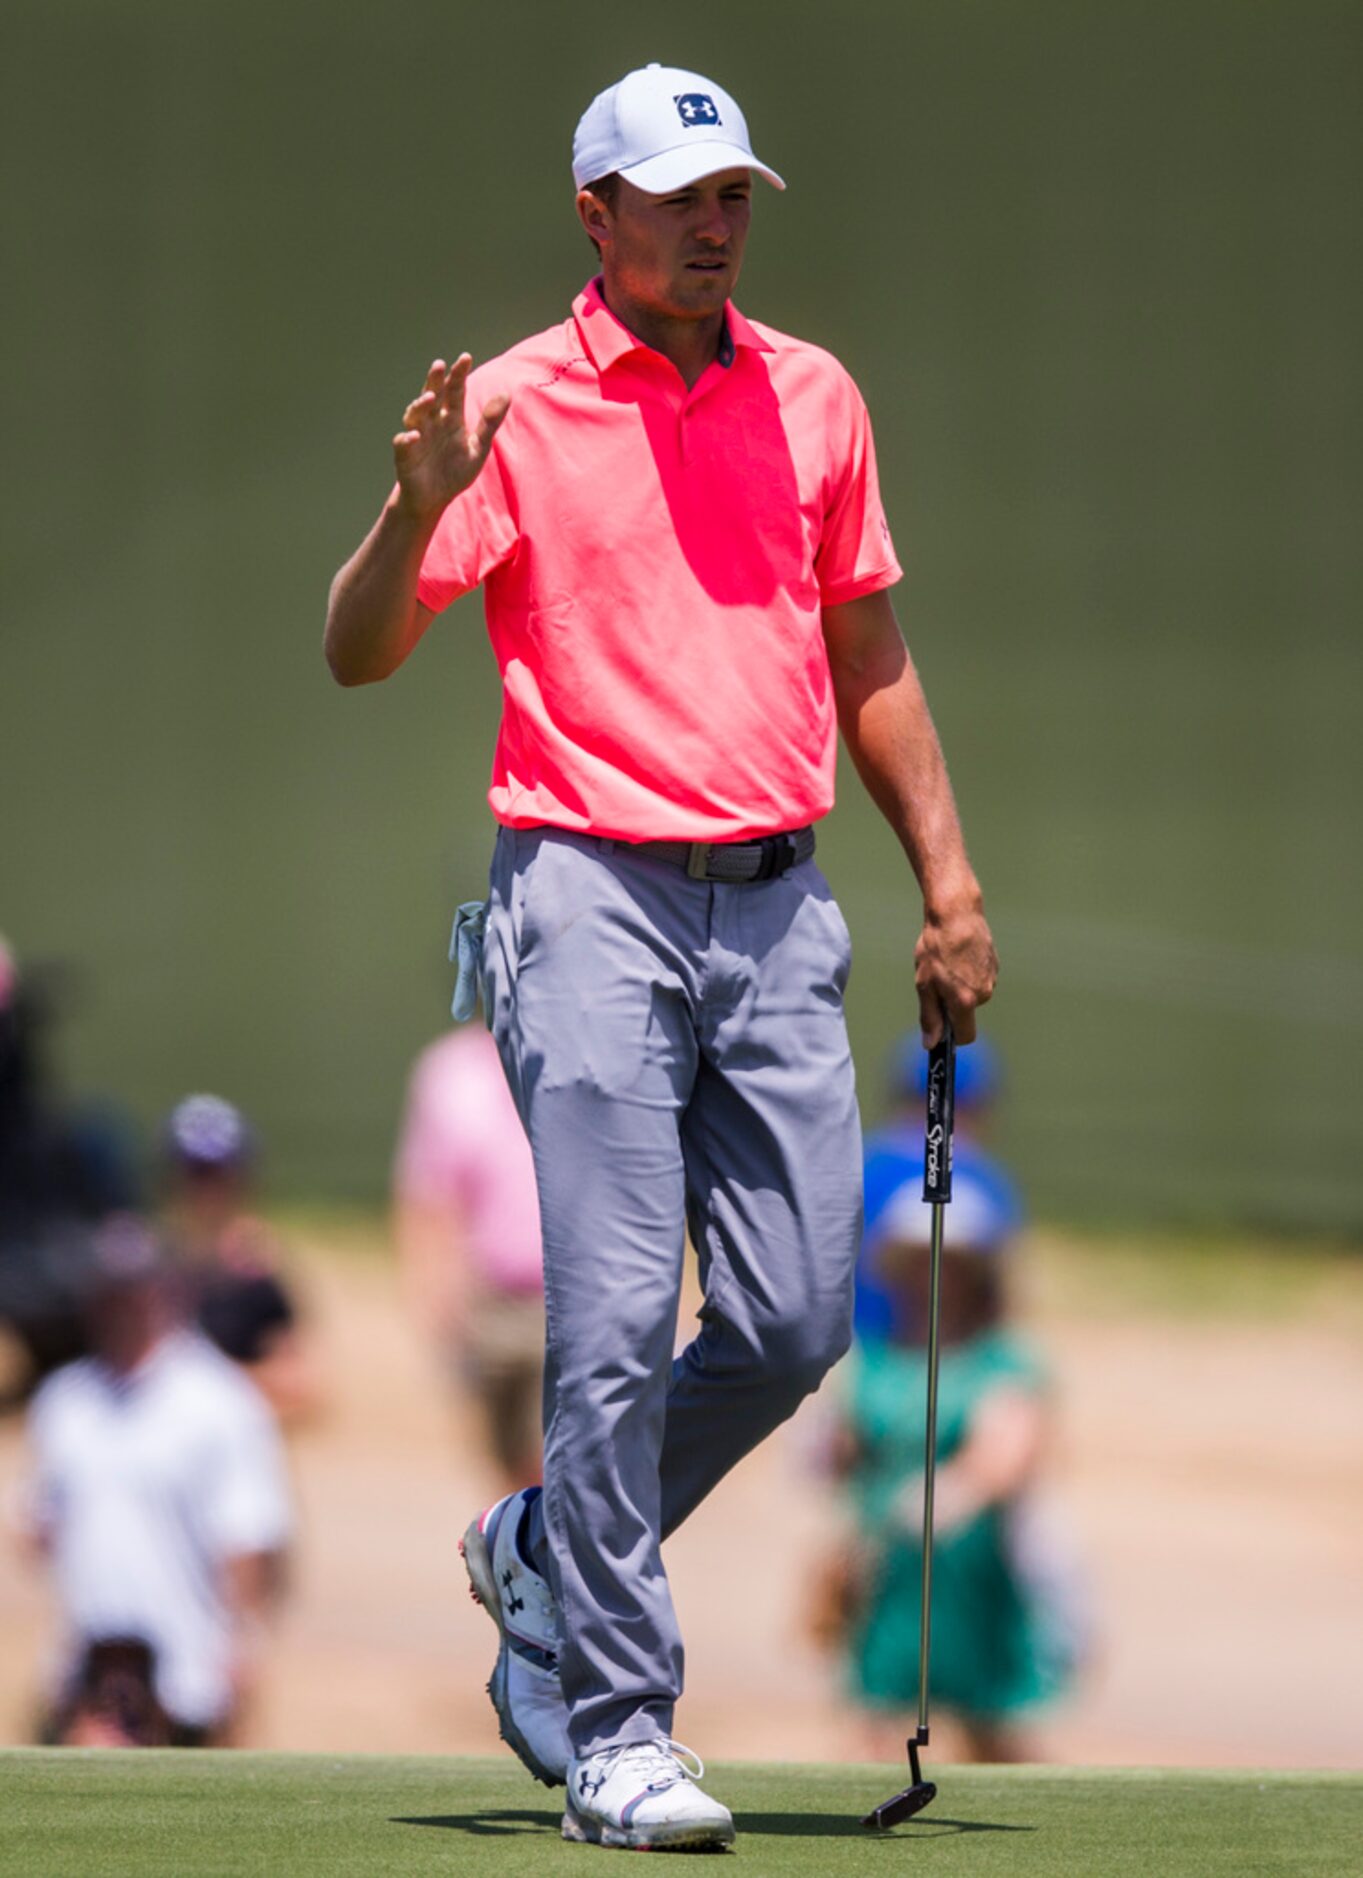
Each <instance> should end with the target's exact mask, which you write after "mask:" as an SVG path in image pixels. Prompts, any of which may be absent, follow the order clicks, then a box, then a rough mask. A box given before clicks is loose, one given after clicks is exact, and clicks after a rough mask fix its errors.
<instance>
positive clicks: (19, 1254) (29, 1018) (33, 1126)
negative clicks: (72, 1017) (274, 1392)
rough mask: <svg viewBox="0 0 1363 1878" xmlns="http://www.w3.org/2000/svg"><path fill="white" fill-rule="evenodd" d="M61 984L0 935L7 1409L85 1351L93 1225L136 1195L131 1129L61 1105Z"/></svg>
mask: <svg viewBox="0 0 1363 1878" xmlns="http://www.w3.org/2000/svg"><path fill="white" fill-rule="evenodd" d="M54 985H55V979H54V974H53V973H52V971H51V970H50V969H49V970H48V971H47V972H45V973H40V972H37V971H34V970H29V971H26V972H23V973H21V972H20V970H19V966H18V963H17V961H16V959H15V957H14V954H13V952H12V951H11V949H10V948H9V946H8V945H7V944H6V943H5V941H4V940H3V939H2V938H0V1325H3V1326H4V1327H5V1328H6V1329H7V1330H8V1332H9V1334H10V1338H11V1340H12V1343H13V1345H14V1348H13V1353H12V1354H13V1357H14V1359H15V1360H14V1362H13V1364H12V1365H11V1368H12V1371H13V1373H12V1374H8V1375H6V1376H4V1377H3V1378H0V1406H5V1405H6V1404H8V1403H12V1402H18V1401H22V1400H23V1399H24V1398H25V1397H26V1396H27V1395H28V1393H29V1392H30V1391H31V1390H32V1389H33V1387H34V1386H35V1385H36V1384H37V1382H38V1381H39V1380H40V1379H41V1378H42V1377H43V1376H44V1375H46V1374H47V1373H48V1371H49V1370H51V1369H54V1368H55V1367H56V1366H57V1365H58V1364H59V1363H65V1362H69V1361H70V1360H71V1358H73V1357H76V1356H79V1355H80V1354H81V1353H82V1352H83V1350H84V1348H85V1343H84V1327H83V1322H82V1318H81V1313H80V1291H81V1285H82V1282H83V1280H84V1278H85V1275H86V1269H87V1257H88V1237H89V1235H88V1228H89V1227H90V1225H91V1224H92V1223H93V1222H95V1221H96V1220H99V1219H101V1218H103V1217H104V1216H105V1215H106V1214H108V1213H110V1212H113V1211H115V1210H117V1209H119V1208H124V1207H128V1206H131V1205H132V1204H133V1203H134V1201H135V1199H136V1181H135V1178H134V1175H133V1172H132V1156H131V1154H130V1153H129V1152H128V1147H127V1141H126V1136H125V1132H124V1130H123V1128H122V1126H121V1124H120V1123H119V1121H118V1120H117V1118H116V1117H115V1116H114V1115H113V1114H112V1112H111V1111H109V1110H108V1109H107V1108H102V1107H101V1108H94V1107H84V1108H73V1107H71V1106H70V1105H67V1104H62V1103H59V1102H58V1101H57V1099H56V1098H55V1096H54V1095H53V1093H52V1089H51V1077H50V1073H49V1069H48V1064H47V1061H46V1052H45V1033H46V1029H47V1026H48V1024H49V1023H50V1021H51V1018H52V1015H53V1008H54V1003H55V996H54Z"/></svg>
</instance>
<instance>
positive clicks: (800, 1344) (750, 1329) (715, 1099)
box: [483, 828, 862, 1755]
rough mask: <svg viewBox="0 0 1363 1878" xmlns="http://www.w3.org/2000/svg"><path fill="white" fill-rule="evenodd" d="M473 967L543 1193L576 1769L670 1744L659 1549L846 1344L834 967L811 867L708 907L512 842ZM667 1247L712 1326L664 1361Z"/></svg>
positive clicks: (553, 1489)
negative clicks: (583, 1760) (695, 1277)
mask: <svg viewBox="0 0 1363 1878" xmlns="http://www.w3.org/2000/svg"><path fill="white" fill-rule="evenodd" d="M483 956H484V970H485V974H486V1000H487V1009H488V1017H489V1022H490V1024H491V1027H492V1031H493V1034H494V1036H495V1038H496V1040H497V1044H498V1047H499V1049H500V1052H501V1056H502V1061H503V1064H504V1065H505V1068H506V1072H507V1077H508V1080H509V1081H510V1083H511V1087H512V1091H513V1093H514V1095H515V1098H516V1102H517V1106H518V1107H519V1109H520V1113H521V1116H522V1119H523V1120H524V1122H525V1126H526V1132H527V1133H528V1135H529V1137H530V1143H531V1147H532V1150H533V1153H534V1160H535V1170H536V1176H537V1179H538V1183H539V1197H540V1213H541V1223H542V1227H543V1234H544V1266H545V1274H544V1275H545V1302H546V1310H547V1342H548V1347H547V1353H546V1368H545V1396H544V1403H545V1446H544V1495H543V1501H542V1505H543V1518H544V1527H545V1532H546V1536H547V1550H548V1558H547V1561H546V1567H547V1572H548V1577H549V1581H550V1584H551V1586H552V1588H553V1591H554V1595H555V1597H556V1598H557V1599H558V1602H559V1608H560V1612H561V1615H562V1625H563V1648H562V1655H561V1669H562V1676H563V1687H564V1694H565V1696H566V1698H567V1701H568V1703H569V1707H570V1711H571V1721H570V1735H571V1738H572V1741H573V1745H574V1749H575V1751H576V1752H577V1753H578V1754H579V1755H584V1754H589V1753H594V1752H596V1751H597V1750H598V1749H600V1748H603V1747H608V1746H613V1745H615V1744H617V1743H621V1742H625V1741H633V1740H641V1739H647V1738H649V1737H651V1736H653V1735H655V1734H658V1733H660V1732H661V1733H663V1734H668V1733H670V1732H671V1728H672V1711H673V1706H674V1704H675V1702H676V1700H677V1697H678V1695H679V1694H680V1693H681V1687H682V1646H681V1638H680V1636H679V1634H678V1630H677V1623H676V1618H675V1616H674V1613H673V1609H672V1601H671V1596H670V1593H669V1590H668V1585H667V1578H666V1574H665V1573H664V1570H663V1565H662V1558H661V1553H660V1542H661V1540H662V1539H663V1538H664V1537H665V1536H666V1535H667V1534H668V1533H669V1532H671V1531H672V1530H673V1529H674V1528H675V1527H676V1526H678V1525H679V1524H680V1523H681V1521H682V1520H683V1519H685V1518H686V1516H687V1515H688V1514H689V1513H690V1512H691V1510H692V1509H693V1508H694V1507H695V1506H696V1505H698V1504H699V1502H700V1501H701V1500H702V1499H704V1497H705V1495H706V1494H707V1493H708V1492H709V1491H710V1489H711V1488H712V1487H713V1486H715V1484H716V1483H717V1482H718V1481H719V1480H720V1479H722V1478H723V1476H724V1475H725V1474H726V1473H727V1472H728V1470H729V1469H730V1468H731V1467H732V1466H733V1465H734V1463H735V1462H736V1461H738V1460H739V1459H741V1458H742V1456H743V1455H744V1454H746V1453H747V1452H748V1451H749V1450H750V1449H751V1448H752V1447H754V1446H755V1445H756V1444H757V1443H758V1442H759V1441H761V1440H762V1439H763V1437H764V1436H765V1435H767V1434H768V1433H770V1431H771V1430H772V1429H773V1428H775V1427H776V1426H777V1424H778V1423H780V1422H781V1421H783V1420H784V1419H785V1418H786V1417H787V1416H788V1415H790V1414H791V1413H792V1412H793V1410H794V1409H795V1408H796V1406H797V1405H798V1403H799V1402H800V1400H801V1399H802V1398H803V1397H804V1396H805V1395H807V1394H808V1393H809V1392H810V1391H811V1390H813V1389H814V1388H816V1387H817V1386H818V1383H819V1381H820V1379H821V1378H822V1376H823V1375H824V1374H825V1373H826V1371H827V1370H828V1369H829V1367H830V1366H831V1365H832V1364H833V1363H834V1362H836V1361H837V1359H838V1358H839V1357H840V1356H841V1355H842V1354H843V1352H844V1351H845V1350H846V1349H847V1346H848V1343H849V1340H850V1336H851V1307H852V1271H853V1265H854V1261H855V1257H856V1251H857V1245H858V1241H859V1237H860V1232H861V1192H862V1188H861V1139H860V1128H859V1123H858V1116H857V1107H856V1096H855V1091H854V1087H853V1075H852V1064H851V1057H850V1054H849V1051H848V1045H847V1034H846V1028H845V1024H844V1019H843V991H844V988H845V985H846V981H847V972H848V967H849V963H850V945H849V941H848V936H847V928H846V925H845V924H844V922H843V919H842V915H841V914H840V913H839V911H838V908H837V905H836V903H835V902H834V900H833V897H832V894H831V893H830V891H829V888H828V885H827V882H826V881H825V880H824V878H823V876H822V874H821V873H820V872H819V870H818V868H817V867H816V866H815V864H814V863H813V862H812V861H807V862H805V863H803V864H802V865H801V866H799V867H797V868H795V869H793V870H792V872H791V873H790V874H788V875H785V876H783V877H780V878H777V879H775V880H770V881H759V882H752V883H750V884H748V885H745V886H723V885H718V884H715V883H712V882H707V881H698V880H692V879H691V878H690V877H689V876H688V875H686V874H685V873H684V872H683V871H682V870H681V869H680V868H676V867H672V866H669V865H668V864H666V863H665V862H662V861H656V860H649V859H647V858H643V857H640V856H637V855H632V854H631V853H630V852H629V851H628V849H627V848H625V847H623V846H620V845H612V844H608V843H603V842H601V841H598V840H596V839H595V838H593V837H590V836H580V835H571V834H566V833H563V832H560V831H558V830H550V829H544V828H534V829H519V830H513V829H505V828H504V829H502V830H501V831H500V833H499V836H498V841H497V848H496V853H495V856H494V860H493V866H492V876H491V892H490V898H489V907H488V922H487V935H486V942H485V947H484V955H483ZM684 1221H685V1222H686V1223H687V1224H689V1226H690V1230H691V1237H692V1240H693V1242H694V1244H695V1246H696V1249H697V1252H698V1254H699V1259H700V1272H701V1282H702V1286H703V1290H704V1294H705V1302H704V1306H703V1308H702V1310H701V1313H700V1330H699V1333H698V1335H697V1336H696V1337H695V1339H694V1341H693V1342H692V1343H691V1344H690V1345H689V1347H688V1348H687V1349H686V1350H685V1351H684V1352H683V1354H682V1355H681V1356H680V1357H678V1358H677V1359H676V1361H675V1362H674V1361H673V1357H672V1351H673V1344H674V1337H675V1329H676V1322H677V1307H678V1300H679V1295H680V1286H681V1277H682V1255H683V1247H684V1232H683V1222H684Z"/></svg>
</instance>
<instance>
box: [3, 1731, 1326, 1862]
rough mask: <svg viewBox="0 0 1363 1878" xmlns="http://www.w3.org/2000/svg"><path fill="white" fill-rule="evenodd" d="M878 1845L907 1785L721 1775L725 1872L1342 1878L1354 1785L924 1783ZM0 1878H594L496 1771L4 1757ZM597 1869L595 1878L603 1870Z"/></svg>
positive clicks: (829, 1777) (777, 1773)
mask: <svg viewBox="0 0 1363 1878" xmlns="http://www.w3.org/2000/svg"><path fill="white" fill-rule="evenodd" d="M935 1772H936V1776H937V1778H938V1780H939V1783H940V1786H941V1792H940V1794H939V1797H938V1799H937V1801H936V1803H935V1805H934V1806H933V1807H931V1808H930V1809H929V1810H928V1811H927V1812H925V1813H923V1814H921V1815H919V1817H918V1818H917V1819H916V1820H914V1821H912V1822H910V1823H909V1824H907V1825H905V1826H902V1827H900V1828H898V1829H897V1830H896V1831H894V1832H893V1833H890V1834H885V1835H877V1834H871V1833H868V1832H866V1831H864V1830H863V1829H862V1827H861V1826H860V1824H859V1823H858V1819H859V1815H860V1814H861V1813H862V1812H863V1811H865V1810H866V1809H867V1808H868V1807H870V1806H871V1805H874V1804H875V1803H876V1802H877V1801H879V1800H883V1799H886V1798H888V1797H889V1794H890V1793H891V1792H892V1791H893V1790H894V1789H895V1788H896V1787H898V1786H900V1785H901V1784H903V1778H906V1776H903V1775H902V1774H901V1770H900V1769H897V1768H883V1767H881V1768H874V1767H864V1766H860V1767H827V1766H822V1767H801V1766H779V1767H778V1766H768V1767H760V1766H744V1765H734V1766H727V1767H716V1768H713V1769H712V1770H711V1773H710V1778H709V1780H708V1781H707V1785H708V1786H709V1787H710V1788H711V1789H712V1791H713V1792H715V1793H716V1794H717V1795H719V1796H720V1797H721V1798H723V1799H724V1800H725V1801H726V1802H728V1803H729V1804H730V1805H731V1806H732V1807H733V1810H734V1813H735V1815H736V1817H737V1821H738V1827H739V1842H738V1850H737V1853H736V1855H735V1856H736V1857H737V1858H738V1859H739V1860H740V1861H741V1865H740V1866H739V1867H736V1869H741V1870H743V1871H745V1872H748V1873H751V1874H767V1873H770V1874H772V1875H773V1878H776V1875H777V1874H781V1875H782V1878H784V1874H786V1873H804V1872H807V1873H811V1874H825V1873H828V1874H834V1873H840V1872H852V1871H857V1872H874V1871H877V1870H890V1869H893V1870H901V1869H906V1868H908V1867H910V1866H911V1867H912V1869H913V1870H914V1872H916V1873H931V1874H934V1878H935V1875H936V1874H939V1873H940V1874H946V1873H955V1872H966V1871H969V1872H971V1873H972V1874H974V1873H985V1874H987V1873H992V1872H1006V1873H1009V1874H1016V1875H1017V1878H1026V1875H1027V1874H1032V1873H1046V1874H1051V1873H1062V1872H1063V1873H1073V1874H1076V1878H1116V1875H1118V1874H1121V1875H1123V1878H1124V1875H1125V1874H1131V1875H1132V1878H1136V1874H1140V1878H1147V1874H1154V1873H1158V1874H1160V1878H1185V1875H1186V1878H1194V1875H1196V1878H1203V1874H1206V1875H1207V1878H1218V1875H1219V1874H1223V1873H1224V1874H1225V1875H1226V1878H1270V1874H1271V1875H1273V1878H1277V1874H1289V1873H1290V1874H1308V1873H1309V1874H1312V1875H1313V1878H1314V1875H1315V1874H1321V1875H1322V1878H1323V1875H1325V1874H1330V1873H1335V1872H1338V1873H1341V1874H1343V1873H1353V1872H1356V1871H1357V1870H1358V1848H1359V1845H1360V1843H1363V1776H1354V1775H1349V1774H1338V1773H1334V1774H1330V1773H1321V1774H1310V1773H1243V1772H1235V1773H1231V1772H1217V1773H1203V1772H1187V1771H1180V1772H1170V1771H1163V1770H1160V1769H1147V1770H1137V1771H1125V1770H1123V1771H1117V1770H1109V1769H1104V1770H1088V1769H1076V1768H963V1767H962V1768H958V1767H948V1768H945V1769H939V1770H935ZM0 1793H2V1794H3V1814H2V1815H0V1873H3V1874H5V1875H6V1878H8V1874H11V1873H13V1874H20V1873H22V1874H24V1878H188V1875H189V1874H193V1878H229V1875H230V1878H238V1874H241V1875H243V1878H244V1875H246V1874H261V1878H266V1875H268V1878H277V1875H278V1878H282V1875H289V1878H291V1875H292V1874H311V1873H318V1874H325V1878H348V1875H349V1874H355V1875H356V1878H359V1875H360V1874H364V1878H374V1874H378V1873H389V1872H392V1873H408V1872H410V1873H422V1872H440V1873H444V1874H449V1873H465V1872H467V1873H471V1874H477V1875H481V1874H496V1875H497V1878H502V1875H503V1874H512V1873H527V1874H528V1873H535V1874H539V1873H543V1872H550V1871H558V1870H562V1871H580V1870H583V1869H590V1868H591V1867H592V1865H593V1864H594V1863H595V1862H597V1861H599V1860H600V1859H601V1858H602V1857H603V1856H604V1854H602V1853H601V1852H599V1851H597V1850H595V1849H594V1848H586V1847H581V1846H572V1845H567V1844H565V1843H564V1842H563V1841H562V1840H561V1839H560V1838H559V1833H558V1825H559V1807H558V1806H557V1805H556V1804H555V1797H554V1796H553V1795H550V1794H549V1793H547V1792H546V1791H545V1790H544V1789H543V1788H540V1787H537V1786H535V1785H534V1784H533V1783H532V1782H531V1781H530V1780H529V1779H528V1778H527V1776H526V1775H524V1774H523V1773H521V1771H520V1770H519V1769H518V1768H517V1767H515V1766H514V1765H512V1764H511V1763H509V1762H507V1761H502V1760H496V1761H493V1760H437V1759H434V1758H431V1759H403V1760H398V1759H387V1758H381V1757H378V1756H373V1757H369V1756H365V1757H356V1756H349V1757H346V1758H340V1757H332V1756H324V1755H274V1754H223V1753H178V1754H177V1753H130V1754H108V1753H94V1752H82V1751H76V1750H69V1749H68V1750H64V1751H33V1750H15V1751H10V1752H7V1753H3V1754H0ZM607 1869H610V1868H609V1867H607Z"/></svg>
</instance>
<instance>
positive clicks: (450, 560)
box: [416, 420, 519, 613]
mask: <svg viewBox="0 0 1363 1878" xmlns="http://www.w3.org/2000/svg"><path fill="white" fill-rule="evenodd" d="M509 421H510V420H508V422H509ZM504 429H505V426H503V430H504ZM518 538H519V537H518V530H517V525H516V517H515V502H514V498H513V494H512V490H511V487H510V479H509V472H508V469H507V466H506V464H505V462H504V460H503V451H502V432H499V433H498V436H497V440H496V442H494V444H493V446H492V454H491V455H490V456H489V458H488V460H487V462H486V463H485V464H484V466H483V469H482V472H481V474H480V475H479V476H478V478H477V480H476V481H474V482H473V483H471V484H470V485H469V487H468V488H467V489H466V490H465V491H464V493H463V495H461V496H456V497H455V499H454V501H453V502H451V503H450V504H449V506H448V508H447V509H446V510H445V513H444V514H443V515H442V516H441V518H440V520H439V522H438V523H437V524H436V529H435V533H434V534H433V535H432V536H431V539H430V542H429V544H428V546H427V548H426V553H425V556H424V558H423V560H422V563H421V573H420V576H419V577H418V580H417V589H416V591H417V598H418V599H419V600H420V602H421V604H422V605H423V606H425V607H429V608H430V610H431V612H432V613H441V612H443V611H444V609H445V608H446V607H447V606H449V605H451V604H452V603H453V602H454V601H455V600H457V599H458V598H459V596H460V595H461V594H465V593H471V592H472V591H473V589H474V588H475V587H478V586H481V585H482V583H483V581H485V580H486V579H487V577H488V575H489V574H490V573H491V572H492V571H493V569H494V568H496V567H500V566H501V564H502V562H503V561H506V560H508V559H509V558H510V557H511V555H512V554H514V553H515V551H516V543H517V540H518Z"/></svg>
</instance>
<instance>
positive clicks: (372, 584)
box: [323, 491, 440, 685]
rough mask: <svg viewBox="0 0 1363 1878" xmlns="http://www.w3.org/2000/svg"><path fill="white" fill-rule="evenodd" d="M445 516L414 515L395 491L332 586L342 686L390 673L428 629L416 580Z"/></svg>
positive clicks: (333, 647) (329, 634) (330, 633)
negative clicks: (427, 550) (406, 508)
mask: <svg viewBox="0 0 1363 1878" xmlns="http://www.w3.org/2000/svg"><path fill="white" fill-rule="evenodd" d="M439 519H440V517H439V513H438V512H437V513H436V514H434V515H430V516H424V517H415V516H412V515H410V514H408V513H407V511H406V510H404V509H403V508H402V507H401V505H400V503H399V501H398V499H397V494H396V491H395V492H394V494H393V495H391V496H390V497H389V498H388V500H387V502H385V503H384V505H383V509H382V510H381V512H380V514H379V519H378V520H377V521H376V522H375V524H374V526H373V527H372V528H371V529H370V531H369V533H368V534H367V535H366V536H365V538H364V540H363V541H362V542H361V543H360V545H359V547H358V548H357V549H356V550H355V552H354V554H352V555H351V557H350V559H349V560H348V561H347V562H346V564H345V566H344V567H342V568H341V570H340V572H339V573H338V574H337V576H336V578H335V580H334V581H333V582H332V583H331V598H330V600H329V602H328V605H327V624H326V633H325V636H324V639H323V645H324V647H325V650H326V656H327V664H328V665H329V666H330V667H331V673H332V676H333V677H334V678H335V680H336V682H337V683H338V684H341V685H368V684H373V683H375V682H376V680H378V679H381V678H387V677H388V676H389V674H390V673H391V672H395V671H396V670H397V668H398V666H399V665H401V664H402V661H403V660H404V659H405V658H406V657H407V655H408V653H409V652H411V650H412V648H413V647H414V646H415V645H416V643H417V641H418V639H420V637H421V635H422V633H423V632H424V631H425V628H426V625H427V623H428V619H429V615H427V614H425V612H424V609H422V608H421V607H420V606H419V605H418V602H417V577H418V575H419V574H420V572H421V561H422V556H423V555H424V554H425V552H426V547H427V544H428V543H429V541H430V539H431V536H432V535H433V534H434V533H435V527H436V523H437V522H438V521H439Z"/></svg>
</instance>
